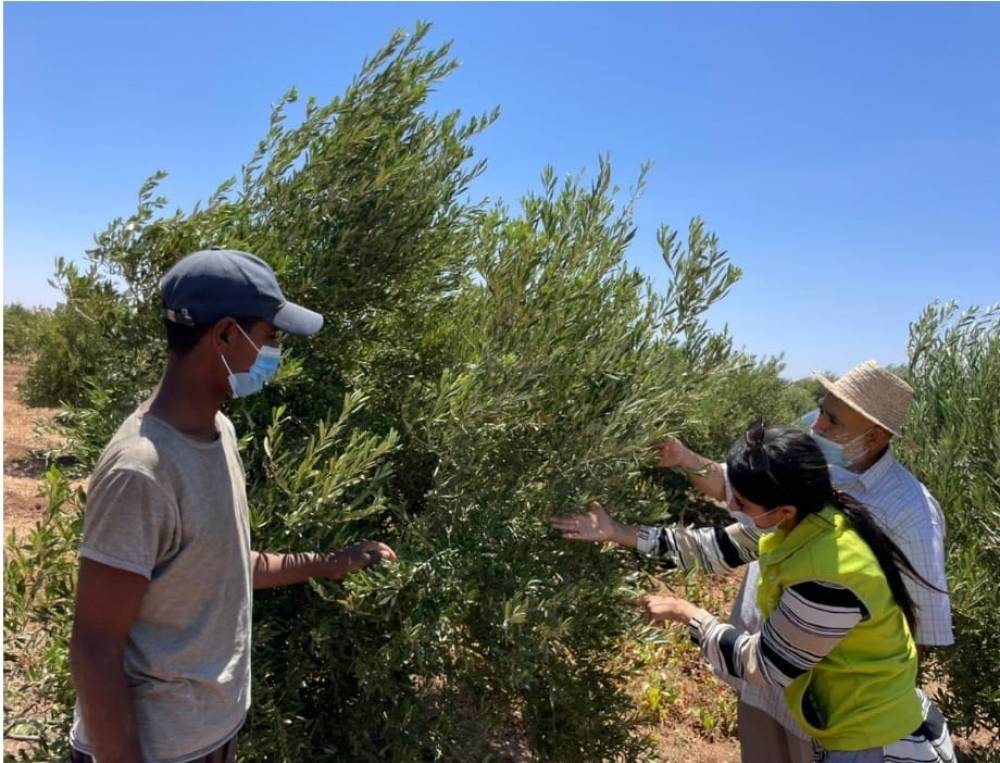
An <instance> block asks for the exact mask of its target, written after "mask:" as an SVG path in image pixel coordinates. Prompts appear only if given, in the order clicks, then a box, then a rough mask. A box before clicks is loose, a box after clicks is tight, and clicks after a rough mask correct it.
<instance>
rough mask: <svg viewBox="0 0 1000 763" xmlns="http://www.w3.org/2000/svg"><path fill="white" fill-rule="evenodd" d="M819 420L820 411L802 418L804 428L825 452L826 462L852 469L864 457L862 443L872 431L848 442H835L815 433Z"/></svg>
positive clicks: (817, 410)
mask: <svg viewBox="0 0 1000 763" xmlns="http://www.w3.org/2000/svg"><path fill="white" fill-rule="evenodd" d="M818 418H819V409H815V410H812V411H809V413H807V414H806V415H805V416H803V417H802V427H803V429H805V430H806V431H807V432H809V434H811V435H812V438H813V439H814V440H815V441H816V444H817V445H819V449H820V450H822V451H823V457H824V458H826V462H827V463H828V464H829V465H830V466H840V467H843V468H844V469H850V468H851V465H852V464H856V463H857V462H858V461H860V460H861V459H862V458H863V457H864V455H865V448H864V445H863V444H862V441H863V440H864V438H865V435H867V434H868V432H870V431H871V430H870V429H866V430H865V431H864V432H862V433H861V434H859V435H858V436H857V437H854V438H852V439H851V440H848V441H847V442H843V443H841V442H834V441H833V440H830V439H827V438H826V437H823V435H820V434H816V432H814V431H813V424H815V423H816V419H818Z"/></svg>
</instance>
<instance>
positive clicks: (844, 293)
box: [4, 3, 1000, 376]
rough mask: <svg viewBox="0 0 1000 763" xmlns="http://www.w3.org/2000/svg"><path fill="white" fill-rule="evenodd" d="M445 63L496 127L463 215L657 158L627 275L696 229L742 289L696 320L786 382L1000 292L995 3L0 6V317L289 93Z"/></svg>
mask: <svg viewBox="0 0 1000 763" xmlns="http://www.w3.org/2000/svg"><path fill="white" fill-rule="evenodd" d="M417 19H425V20H428V21H430V22H432V23H433V28H432V31H431V35H430V42H431V43H432V44H433V43H439V42H444V41H446V40H454V53H455V55H456V56H457V57H458V58H459V59H460V61H461V62H462V66H461V68H460V69H459V71H458V72H456V73H455V74H454V75H452V77H451V78H449V79H448V80H446V81H445V83H444V84H443V85H442V87H441V89H440V91H439V92H438V93H437V94H436V95H435V96H434V104H433V105H434V106H435V107H437V108H442V109H444V108H460V109H462V110H463V111H464V112H466V113H474V112H481V111H483V110H486V109H488V108H490V107H492V106H494V105H499V106H500V107H501V109H502V116H501V119H500V121H499V122H498V123H497V124H496V125H495V126H494V127H493V128H492V129H491V130H489V131H488V132H487V133H486V134H485V135H484V136H482V137H481V138H480V139H478V140H477V142H476V147H477V150H478V152H479V155H480V156H481V157H485V158H487V159H488V160H489V168H488V170H487V172H486V173H485V175H484V176H483V177H482V178H481V180H480V181H479V182H478V185H477V186H476V187H474V188H473V194H474V195H475V196H476V197H477V198H478V197H482V196H488V197H491V198H497V197H503V198H504V199H506V200H509V201H515V200H516V199H517V198H518V197H519V196H520V195H521V194H522V193H523V192H524V191H526V190H528V189H531V188H537V187H538V176H539V172H540V170H541V168H542V167H543V166H544V165H545V164H546V163H551V164H552V165H553V166H554V167H555V169H556V170H557V172H558V173H560V174H562V173H568V172H576V171H579V170H581V169H584V168H589V169H592V168H593V167H595V165H596V162H597V156H598V155H599V154H600V153H603V152H609V153H610V154H611V157H612V161H613V164H614V166H615V169H616V174H617V177H618V179H619V181H620V182H621V184H622V185H623V186H624V185H627V184H628V183H629V182H630V181H631V180H632V179H634V177H635V175H636V173H637V171H638V168H639V166H640V164H641V163H642V162H643V161H644V160H651V161H652V162H653V163H654V169H653V172H652V175H651V177H650V182H649V186H648V190H647V193H646V195H645V196H644V198H643V200H642V202H641V203H640V205H639V207H638V223H639V236H638V239H637V242H636V244H635V245H634V247H633V249H632V251H631V253H630V260H631V262H632V263H633V264H634V265H636V266H637V267H639V268H641V269H642V270H643V271H645V272H646V273H648V274H649V275H651V276H652V277H653V278H654V279H656V281H657V283H659V284H662V283H663V282H664V272H663V265H662V261H661V260H660V257H659V252H658V250H657V247H656V243H655V232H656V228H657V226H658V225H659V224H660V223H664V222H665V223H669V224H671V225H672V226H675V227H685V226H686V225H687V222H688V220H689V219H690V217H691V216H693V215H701V216H702V217H704V218H705V219H706V220H707V222H708V224H709V226H710V227H711V228H712V229H713V230H714V231H715V232H716V233H718V235H719V237H720V239H721V241H722V244H723V246H724V247H725V248H726V249H727V250H728V251H729V253H730V256H731V257H732V259H733V261H734V262H736V263H737V264H738V265H740V267H742V268H743V270H744V273H745V275H744V278H743V280H742V281H741V282H740V283H739V284H738V285H737V286H736V287H735V289H734V290H733V292H732V293H731V294H730V295H729V297H727V299H726V300H725V301H724V302H723V303H722V304H720V305H719V306H717V307H716V308H715V309H714V310H713V311H712V313H711V322H712V323H713V325H716V326H721V325H722V324H723V323H726V324H728V325H729V327H730V330H731V331H732V333H733V335H734V336H735V338H736V340H737V343H738V344H740V345H742V346H744V347H745V348H746V349H747V350H749V351H751V352H753V353H756V354H761V355H765V354H776V353H779V352H784V353H785V356H786V361H787V363H788V371H787V372H788V374H789V375H790V376H800V375H803V374H805V373H808V372H809V371H810V370H812V369H829V370H832V371H834V372H837V373H840V372H843V371H844V370H846V369H847V368H849V367H850V366H851V365H853V364H854V363H856V362H859V361H861V360H864V359H866V358H868V357H874V358H877V359H879V360H880V361H882V362H884V363H892V362H900V361H902V360H903V359H904V358H905V341H906V335H907V325H908V323H909V322H910V321H911V320H913V319H914V318H915V317H916V316H917V315H918V313H919V312H920V310H921V308H922V307H923V306H924V305H925V304H926V303H927V302H929V301H931V300H933V299H935V298H945V299H956V300H957V301H959V302H960V303H961V304H963V305H971V304H984V303H990V302H996V301H1000V5H997V4H992V5H990V4H982V5H980V4H971V5H970V4H965V5H958V4H955V5H930V4H914V5H909V4H896V3H893V4H881V5H864V4H843V5H839V4H838V5H825V4H824V5H819V4H817V5H795V4H763V5H754V4H737V5H730V4H708V5H697V4H678V5H673V4H655V5H654V4H635V5H626V4H614V5H612V4H607V5H605V4H579V5H578V4H476V5H473V4H468V5H466V4H410V3H407V4H374V5H364V4H318V3H315V4H314V3H307V4H291V3H289V4H269V3H268V4H265V3H247V4H240V3H223V4H208V3H206V4H171V3H162V4H160V3H157V4H126V3H110V4H104V5H101V4H86V3H71V4H43V3H37V4H36V3H24V4H22V3H16V4H12V3H5V4H4V96H5V97H4V275H5V284H4V301H5V302H12V301H19V302H22V303H25V304H46V305H51V304H54V302H55V301H56V299H57V298H58V294H57V293H56V292H54V291H52V290H51V289H50V288H48V287H47V286H46V279H47V278H48V277H49V276H50V275H51V273H52V270H53V268H52V263H53V261H54V259H55V257H57V256H59V255H63V256H66V257H70V258H77V259H79V258H80V257H81V255H82V253H83V250H84V249H85V248H87V246H88V245H89V244H90V243H91V240H92V239H91V237H92V235H93V234H94V233H95V232H97V231H99V230H101V229H103V228H104V226H105V225H106V224H107V222H108V221H110V220H111V219H112V218H114V217H116V216H118V215H124V214H127V213H129V212H130V211H132V209H133V208H134V204H135V194H136V192H137V190H138V188H139V186H140V184H141V183H142V181H143V180H144V179H145V178H146V177H147V176H148V175H149V174H151V173H152V172H153V171H155V170H157V169H165V170H167V171H168V172H169V173H170V177H169V178H168V180H167V181H166V183H165V184H164V186H163V191H164V192H165V193H166V195H167V196H168V197H169V198H170V201H171V205H172V206H171V208H173V207H177V206H179V207H182V208H184V209H189V208H190V206H191V205H192V204H193V202H194V201H195V200H196V199H199V198H205V197H207V196H208V195H209V194H210V193H211V192H212V191H213V190H214V189H215V187H216V186H217V184H218V183H219V182H220V181H222V180H224V179H225V178H227V177H229V176H230V175H233V174H236V173H238V171H239V169H240V166H241V164H242V163H243V162H244V161H245V160H246V159H247V158H249V156H250V154H251V153H252V150H253V148H254V146H255V144H256V142H257V140H259V139H260V138H261V137H262V136H263V134H264V132H265V131H266V124H267V117H268V112H269V107H270V104H271V103H272V102H274V101H275V100H277V98H278V97H279V96H280V94H281V93H282V92H284V91H285V90H286V89H287V88H288V87H289V86H290V85H293V84H294V85H296V86H298V88H299V90H300V93H301V94H302V95H303V96H305V95H309V94H313V95H316V96H317V97H318V98H319V99H320V100H321V101H322V100H325V99H328V98H330V97H332V96H334V95H336V94H338V93H340V92H341V91H342V90H343V89H344V87H345V86H346V85H347V84H348V82H349V81H350V78H351V77H352V75H353V74H354V73H355V72H356V71H357V70H358V68H359V65H360V62H361V60H362V59H363V58H364V57H365V56H366V55H370V54H372V53H374V52H375V51H376V50H377V49H378V48H380V47H381V46H382V44H383V43H384V42H385V41H386V40H387V39H388V37H389V35H390V34H391V33H392V31H393V30H394V29H395V28H397V27H406V28H409V29H412V27H413V24H414V22H415V21H416V20H417Z"/></svg>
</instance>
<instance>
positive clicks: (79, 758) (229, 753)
mask: <svg viewBox="0 0 1000 763" xmlns="http://www.w3.org/2000/svg"><path fill="white" fill-rule="evenodd" d="M69 763H94V759H93V758H92V757H91V756H90V755H88V754H87V753H85V752H80V751H79V750H74V749H73V748H70V754H69ZM191 763H236V736H234V737H233V738H232V739H230V740H229V741H228V742H226V743H225V744H224V745H222V747H220V748H219V749H217V750H213V751H212V752H210V753H208V755H205V756H204V757H201V758H198V759H196V760H192V761H191Z"/></svg>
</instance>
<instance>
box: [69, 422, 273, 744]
mask: <svg viewBox="0 0 1000 763" xmlns="http://www.w3.org/2000/svg"><path fill="white" fill-rule="evenodd" d="M215 424H216V429H217V430H218V432H219V437H218V439H216V440H215V441H214V442H198V441H195V440H192V439H190V438H188V437H185V436H184V435H182V434H181V433H180V432H178V431H177V430H175V429H173V428H172V427H170V426H169V425H167V424H166V423H164V422H163V421H161V420H160V419H157V418H156V417H154V416H152V415H151V414H149V413H143V412H142V409H140V410H138V411H136V412H135V413H133V414H132V415H131V416H130V417H129V418H128V419H127V420H126V421H125V423H124V424H122V426H121V428H120V429H119V430H118V432H117V433H116V434H115V436H114V437H113V438H112V440H111V442H110V443H109V444H108V446H107V448H105V450H104V453H102V454H101V458H100V460H99V461H98V463H97V466H96V468H95V470H94V473H93V475H92V476H91V479H90V487H89V491H88V497H87V508H86V513H85V515H84V526H83V544H82V546H81V548H80V555H81V556H82V557H86V558H88V559H92V560H93V561H96V562H100V563H101V564H106V565H109V566H111V567H117V568H120V569H123V570H127V571H129V572H134V573H136V574H139V575H143V576H144V577H146V578H148V579H149V588H148V590H147V592H146V595H145V596H144V597H143V600H142V605H141V608H140V610H139V615H138V618H137V619H136V622H135V624H134V625H133V626H132V630H131V631H130V633H129V636H128V640H127V642H126V645H125V676H126V679H127V681H128V685H129V689H130V693H131V697H132V702H133V706H134V708H135V716H136V724H137V726H138V734H139V743H140V746H141V748H142V756H143V760H144V761H145V762H146V763H182V762H183V761H189V760H193V759H195V758H199V757H202V756H203V755H205V754H207V753H208V752H210V751H212V750H213V749H215V748H216V747H218V746H220V745H222V744H223V743H225V742H226V741H227V740H228V739H230V738H231V737H232V736H233V735H234V734H236V732H238V731H239V729H240V726H242V725H243V721H244V719H245V718H246V712H247V709H248V708H249V705H250V626H251V604H252V589H253V580H252V572H251V569H250V522H249V512H248V508H247V499H246V479H245V476H244V473H243V465H242V463H241V462H240V456H239V451H238V448H237V440H236V432H235V430H234V429H233V425H232V423H231V422H230V421H229V419H227V418H226V417H225V416H223V415H222V414H221V413H220V414H218V415H217V416H216V421H215ZM70 741H71V742H72V744H73V746H74V747H76V748H77V749H78V750H80V751H81V752H87V753H89V752H91V748H90V746H89V744H88V742H87V731H86V728H84V725H83V723H82V719H81V717H80V707H79V704H77V707H76V709H75V710H74V713H73V728H72V730H71V732H70Z"/></svg>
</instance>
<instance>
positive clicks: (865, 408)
mask: <svg viewBox="0 0 1000 763" xmlns="http://www.w3.org/2000/svg"><path fill="white" fill-rule="evenodd" d="M813 376H814V377H815V378H816V380H817V381H818V382H819V383H820V384H822V385H823V387H824V388H826V390H827V392H829V393H830V394H832V395H834V396H835V397H837V398H838V399H840V400H843V401H844V402H845V403H847V405H849V406H851V408H853V409H854V410H856V411H857V412H858V413H860V414H861V415H862V416H864V417H865V418H866V419H870V420H871V421H874V422H875V423H876V424H878V425H879V426H880V427H882V428H883V429H888V430H889V431H890V432H892V433H893V434H894V435H897V436H898V435H899V431H900V429H901V428H902V426H903V419H904V418H906V412H907V411H908V410H909V409H910V403H911V402H912V401H913V389H912V388H911V387H910V385H909V384H907V383H906V382H905V381H903V380H902V379H900V378H899V377H898V376H896V374H893V373H889V372H888V371H886V370H885V369H884V368H881V367H880V366H879V364H878V363H876V362H875V361H874V360H866V361H865V362H864V363H862V364H861V365H858V366H855V367H854V368H852V369H851V370H850V371H848V372H847V373H846V374H844V375H843V376H841V377H840V378H839V379H837V381H833V380H831V379H828V378H827V377H825V376H823V375H822V374H813Z"/></svg>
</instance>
